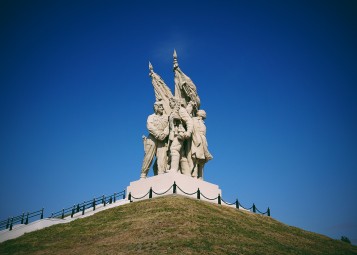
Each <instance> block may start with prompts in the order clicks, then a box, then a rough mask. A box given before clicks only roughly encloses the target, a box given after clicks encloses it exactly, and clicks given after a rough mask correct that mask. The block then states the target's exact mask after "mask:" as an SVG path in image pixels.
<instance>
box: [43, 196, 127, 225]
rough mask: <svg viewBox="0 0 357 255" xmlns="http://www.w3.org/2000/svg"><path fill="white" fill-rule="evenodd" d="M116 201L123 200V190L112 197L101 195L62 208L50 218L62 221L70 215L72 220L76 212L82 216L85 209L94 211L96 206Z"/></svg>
mask: <svg viewBox="0 0 357 255" xmlns="http://www.w3.org/2000/svg"><path fill="white" fill-rule="evenodd" d="M118 199H125V190H123V191H121V192H119V193H114V194H113V195H109V196H104V195H103V196H99V197H95V198H93V199H92V200H88V201H84V202H82V203H79V204H76V205H73V206H71V207H68V208H63V209H62V210H60V211H58V212H53V213H52V214H51V216H50V218H60V219H63V218H65V217H67V216H69V215H71V218H73V215H74V214H76V213H78V212H82V215H84V213H85V210H87V209H90V208H92V210H93V211H95V209H96V206H97V205H99V204H103V206H106V205H107V204H111V203H115V202H116V200H118Z"/></svg>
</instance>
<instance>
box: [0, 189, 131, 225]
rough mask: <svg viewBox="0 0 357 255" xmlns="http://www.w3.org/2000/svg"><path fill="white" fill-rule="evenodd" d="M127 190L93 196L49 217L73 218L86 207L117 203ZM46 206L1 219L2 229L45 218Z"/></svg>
mask: <svg viewBox="0 0 357 255" xmlns="http://www.w3.org/2000/svg"><path fill="white" fill-rule="evenodd" d="M125 195H126V194H125V190H123V191H121V192H118V193H114V194H113V195H108V196H104V195H103V196H100V197H96V198H93V199H92V200H88V201H84V202H83V203H79V204H76V205H73V206H71V207H68V208H64V209H62V210H60V211H58V212H55V213H52V214H51V216H50V217H49V218H60V219H63V218H65V217H67V216H69V215H71V217H72V218H73V215H74V214H75V213H78V212H80V211H81V212H82V215H83V214H84V213H85V210H86V209H90V208H92V209H93V211H94V210H95V209H96V206H97V205H100V204H103V206H106V205H107V204H112V203H115V202H116V201H117V200H119V199H125ZM43 213H44V208H42V209H41V210H38V211H35V212H31V213H30V212H28V213H26V214H25V213H22V215H19V216H15V217H9V218H8V219H6V220H3V221H0V230H4V229H9V230H10V231H11V230H12V228H13V226H14V225H16V224H25V225H27V224H29V222H31V221H34V219H35V217H38V216H40V218H39V219H43Z"/></svg>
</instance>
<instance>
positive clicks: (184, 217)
mask: <svg viewBox="0 0 357 255" xmlns="http://www.w3.org/2000/svg"><path fill="white" fill-rule="evenodd" d="M0 254H85V255H88V254H155V255H157V254H255V255H256V254H323V255H326V254H339V255H341V254H357V246H353V245H350V244H347V243H344V242H342V241H339V240H333V239H331V238H328V237H326V236H323V235H319V234H315V233H312V232H308V231H304V230H301V229H299V228H295V227H290V226H287V225H285V224H282V223H280V222H278V221H277V220H274V219H273V218H270V217H266V216H262V215H257V214H252V213H247V212H243V211H240V210H236V209H234V208H228V207H225V206H220V205H216V204H211V203H207V202H203V201H200V200H194V199H190V198H187V197H183V196H173V195H171V196H165V197H159V198H154V199H150V200H145V201H141V202H135V203H131V204H126V205H123V206H119V207H116V208H113V209H110V210H106V211H103V212H99V213H97V214H95V215H93V216H91V217H87V218H83V219H78V220H75V221H73V222H71V223H68V224H59V225H55V226H52V227H49V228H45V229H43V230H39V231H35V232H31V233H28V234H25V235H24V236H22V237H19V238H17V239H14V240H9V241H6V242H4V243H1V244H0Z"/></svg>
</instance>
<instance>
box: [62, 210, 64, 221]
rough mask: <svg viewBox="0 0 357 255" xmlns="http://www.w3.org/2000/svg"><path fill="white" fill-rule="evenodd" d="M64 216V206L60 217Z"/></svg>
mask: <svg viewBox="0 0 357 255" xmlns="http://www.w3.org/2000/svg"><path fill="white" fill-rule="evenodd" d="M63 218H64V208H63V209H62V219H63Z"/></svg>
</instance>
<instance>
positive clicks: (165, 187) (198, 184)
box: [127, 173, 222, 203]
mask: <svg viewBox="0 0 357 255" xmlns="http://www.w3.org/2000/svg"><path fill="white" fill-rule="evenodd" d="M174 182H175V183H176V185H177V188H176V194H179V195H184V196H189V197H193V198H197V193H196V192H197V190H198V189H200V193H201V195H200V199H202V200H206V201H210V202H213V203H217V201H218V195H221V196H222V191H221V190H220V189H219V187H218V185H215V184H212V183H209V182H206V181H203V180H198V179H195V178H192V177H190V176H186V175H183V174H180V173H166V174H161V175H156V176H153V177H148V178H146V179H140V180H138V181H134V182H130V186H128V187H127V195H129V193H130V194H131V200H132V201H138V200H142V199H148V198H149V190H150V188H152V190H153V193H152V197H157V196H160V195H171V194H173V184H174ZM163 193H165V194H163Z"/></svg>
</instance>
